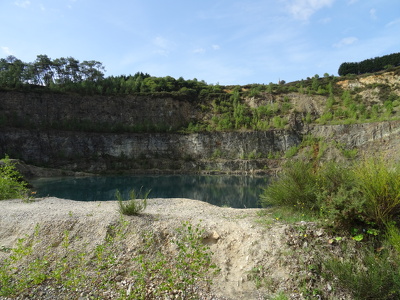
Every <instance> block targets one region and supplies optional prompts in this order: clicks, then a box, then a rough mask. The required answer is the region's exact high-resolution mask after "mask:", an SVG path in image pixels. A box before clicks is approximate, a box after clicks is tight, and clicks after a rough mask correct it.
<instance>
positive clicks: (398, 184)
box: [354, 158, 400, 226]
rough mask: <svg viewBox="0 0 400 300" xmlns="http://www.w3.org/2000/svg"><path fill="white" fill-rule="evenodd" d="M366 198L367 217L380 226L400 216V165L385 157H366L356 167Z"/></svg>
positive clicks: (360, 187) (357, 182) (360, 185)
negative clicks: (385, 159)
mask: <svg viewBox="0 0 400 300" xmlns="http://www.w3.org/2000/svg"><path fill="white" fill-rule="evenodd" d="M354 175H355V182H356V184H357V185H358V188H359V189H360V192H361V193H362V195H363V197H364V199H365V209H366V216H365V217H366V218H368V219H369V220H370V221H371V222H375V223H376V224H377V225H379V226H383V225H384V224H386V223H388V222H390V221H394V220H396V219H398V218H399V216H400V167H399V165H398V164H393V162H387V161H384V159H383V158H369V159H364V160H363V161H362V162H361V163H359V164H358V165H356V166H355V168H354Z"/></svg>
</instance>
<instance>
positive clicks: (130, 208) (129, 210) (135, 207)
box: [115, 189, 151, 216]
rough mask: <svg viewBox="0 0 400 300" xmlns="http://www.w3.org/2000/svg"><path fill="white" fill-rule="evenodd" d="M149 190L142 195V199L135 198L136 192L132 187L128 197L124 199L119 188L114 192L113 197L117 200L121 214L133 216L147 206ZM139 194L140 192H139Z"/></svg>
mask: <svg viewBox="0 0 400 300" xmlns="http://www.w3.org/2000/svg"><path fill="white" fill-rule="evenodd" d="M150 191H151V190H149V191H147V192H146V193H145V194H144V195H143V196H142V199H137V198H136V196H137V195H136V192H135V190H134V189H132V190H131V191H130V192H129V199H128V200H125V199H124V198H123V196H122V194H121V192H120V191H119V190H117V191H116V192H115V197H116V198H117V200H118V210H119V212H120V213H121V214H123V215H127V216H135V215H139V214H140V213H141V212H143V211H144V210H145V209H146V207H147V197H148V196H149V194H150ZM139 195H140V193H139Z"/></svg>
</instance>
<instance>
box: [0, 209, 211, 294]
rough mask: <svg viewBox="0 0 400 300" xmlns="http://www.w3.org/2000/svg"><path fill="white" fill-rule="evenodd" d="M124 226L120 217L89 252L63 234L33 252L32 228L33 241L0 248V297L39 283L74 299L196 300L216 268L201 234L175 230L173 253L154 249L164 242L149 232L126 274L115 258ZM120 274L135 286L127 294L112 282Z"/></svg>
mask: <svg viewBox="0 0 400 300" xmlns="http://www.w3.org/2000/svg"><path fill="white" fill-rule="evenodd" d="M128 224H129V221H127V220H125V219H123V218H122V217H121V219H120V221H119V223H118V224H117V225H115V226H114V225H112V226H111V225H110V226H109V230H108V234H107V236H106V238H105V241H104V243H101V244H99V245H97V246H96V247H95V248H94V249H93V250H91V251H88V249H86V247H85V246H83V248H80V249H76V247H75V245H74V242H76V240H74V238H71V236H70V232H69V231H65V232H64V235H63V236H62V237H61V238H62V241H61V243H60V244H59V246H58V247H60V249H58V250H59V251H54V250H53V249H52V248H48V249H47V248H44V249H43V251H40V252H36V251H34V250H33V249H34V247H36V246H37V243H40V242H41V241H40V240H39V238H38V234H39V232H40V230H39V228H38V227H37V228H36V230H35V234H34V236H33V237H28V236H26V237H24V238H21V239H19V240H18V242H17V244H16V246H15V247H14V248H13V249H7V250H3V249H1V251H7V252H9V253H8V256H7V257H6V258H4V259H2V260H1V261H0V297H11V298H16V297H20V296H21V295H24V293H27V292H29V291H32V290H33V291H35V289H36V288H37V287H39V286H41V285H42V284H43V283H44V282H45V284H46V287H49V288H52V289H54V291H61V293H68V296H69V297H71V298H74V299H75V298H79V295H80V294H81V293H82V292H88V291H99V294H97V293H94V294H92V295H91V297H93V298H94V299H100V298H103V297H104V294H103V293H102V292H103V291H111V292H112V293H113V294H118V293H120V295H121V297H120V298H119V299H153V298H155V297H160V296H163V298H164V297H169V296H171V295H176V298H179V299H198V297H199V295H198V293H199V292H203V291H208V290H209V286H210V283H211V279H212V276H214V275H215V274H216V272H218V269H217V268H216V265H215V264H213V263H212V261H211V258H212V253H211V252H210V250H209V247H208V246H207V245H205V244H203V235H204V230H203V229H201V228H200V226H199V225H197V226H193V225H191V224H190V223H188V222H187V223H184V224H183V225H182V226H181V227H179V228H178V229H177V236H176V238H175V239H174V241H173V243H174V245H175V247H176V249H175V251H173V252H169V251H161V250H159V247H160V244H163V243H164V242H165V241H159V240H157V239H156V235H155V234H153V233H150V232H149V233H148V234H147V235H145V236H144V237H143V240H144V244H143V245H140V246H139V248H138V249H137V251H135V253H133V254H132V257H133V262H134V263H135V264H134V265H133V266H132V268H133V269H131V272H129V270H127V269H126V264H127V261H126V259H127V257H126V254H125V255H123V256H124V258H123V259H121V257H120V256H119V254H121V253H123V251H124V248H121V247H125V246H124V245H125V244H124V242H125V240H126V238H127V236H126V235H127V225H128ZM75 239H76V237H75ZM57 245H58V244H57ZM52 247H53V246H52ZM54 247H57V246H56V245H54ZM119 250H122V251H121V253H119ZM125 251H126V249H125ZM125 253H126V252H125ZM122 274H126V275H128V274H130V275H132V276H133V280H134V281H135V283H134V284H132V286H131V287H130V288H129V289H128V291H127V289H126V287H123V288H121V287H120V286H118V285H116V282H115V279H116V277H117V276H118V277H120V276H121V275H122ZM150 287H151V288H150ZM199 288H201V290H199Z"/></svg>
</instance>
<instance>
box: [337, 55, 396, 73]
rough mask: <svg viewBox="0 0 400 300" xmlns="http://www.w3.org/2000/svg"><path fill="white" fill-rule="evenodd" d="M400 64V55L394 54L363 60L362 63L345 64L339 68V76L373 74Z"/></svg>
mask: <svg viewBox="0 0 400 300" xmlns="http://www.w3.org/2000/svg"><path fill="white" fill-rule="evenodd" d="M399 63H400V53H393V54H389V55H384V56H381V57H375V58H370V59H366V60H363V61H361V62H351V63H348V62H345V63H342V64H341V65H340V67H339V70H338V74H339V75H340V76H345V75H347V74H364V73H373V72H378V71H381V70H385V69H387V68H388V67H387V66H389V65H393V66H398V65H399Z"/></svg>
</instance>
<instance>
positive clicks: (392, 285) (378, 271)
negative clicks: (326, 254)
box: [321, 247, 400, 300]
mask: <svg viewBox="0 0 400 300" xmlns="http://www.w3.org/2000/svg"><path fill="white" fill-rule="evenodd" d="M398 263H399V261H398V260H397V261H394V260H393V257H391V256H390V253H389V252H388V251H385V250H383V251H381V252H380V253H377V252H376V251H375V250H374V249H370V248H369V247H367V249H361V250H358V251H357V253H356V255H355V256H354V257H350V255H348V254H347V255H345V257H333V256H332V257H330V258H329V259H325V260H324V261H322V265H323V267H324V270H323V271H322V272H321V275H322V276H323V277H325V279H327V280H333V279H335V280H334V282H336V284H337V288H340V289H342V290H346V291H347V292H348V293H350V294H351V295H352V296H353V298H352V299H359V300H362V299H399V297H400V273H399V270H398Z"/></svg>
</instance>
